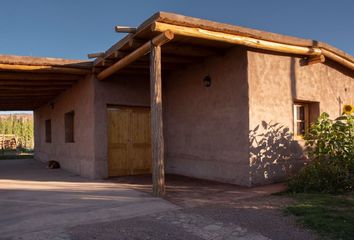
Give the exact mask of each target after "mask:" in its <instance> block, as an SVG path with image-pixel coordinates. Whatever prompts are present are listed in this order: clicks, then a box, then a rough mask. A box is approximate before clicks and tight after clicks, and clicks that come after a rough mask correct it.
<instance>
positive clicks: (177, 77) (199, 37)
mask: <svg viewBox="0 0 354 240" xmlns="http://www.w3.org/2000/svg"><path fill="white" fill-rule="evenodd" d="M116 31H118V32H126V33H128V34H127V35H126V36H125V37H124V38H123V39H122V40H120V41H119V42H117V43H116V44H115V45H113V46H112V47H111V48H109V49H108V50H107V51H105V52H102V53H97V54H90V57H94V58H95V59H94V60H93V61H76V60H64V59H51V58H31V57H20V56H1V57H0V63H1V64H0V70H1V72H0V82H1V83H0V87H1V92H0V98H1V101H0V109H2V110H34V120H35V158H36V159H38V160H40V161H47V160H57V161H59V162H60V164H61V166H62V168H64V169H67V170H69V171H71V172H73V173H77V174H80V175H82V176H86V177H90V178H107V177H112V176H122V175H132V174H141V173H149V172H151V171H152V175H153V183H154V193H155V195H161V194H163V192H164V173H165V172H166V173H175V174H181V175H186V176H191V177H196V178H201V179H210V180H216V181H221V182H227V183H233V184H239V185H244V186H253V185H258V184H266V183H269V182H274V181H279V180H281V179H284V178H285V177H286V176H288V175H289V174H292V173H293V172H295V171H296V170H298V169H299V168H300V167H301V166H302V165H303V164H304V162H305V161H306V156H305V154H304V151H303V140H302V135H303V134H304V133H305V132H306V130H307V129H308V127H309V124H310V122H311V121H314V119H316V118H317V116H318V115H319V114H320V113H321V112H324V111H325V112H328V113H329V114H330V116H331V117H333V118H334V117H337V116H338V115H340V114H341V109H342V106H343V104H353V103H354V99H353V96H354V81H353V77H354V58H353V57H352V56H351V55H349V54H347V53H345V52H342V51H341V50H339V49H336V48H334V47H332V46H330V45H328V44H326V43H322V42H318V41H313V40H308V39H301V38H295V37H290V36H283V35H279V34H275V33H270V32H264V31H259V30H254V29H248V28H243V27H238V26H233V25H228V24H222V23H217V22H212V21H208V20H202V19H197V18H192V17H186V16H181V15H177V14H172V13H164V12H159V13H156V14H155V15H153V16H152V17H151V18H149V19H148V20H146V21H145V22H144V23H142V24H141V25H140V26H139V27H137V28H129V27H120V26H117V27H116Z"/></svg>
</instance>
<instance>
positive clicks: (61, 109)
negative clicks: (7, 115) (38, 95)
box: [34, 76, 95, 178]
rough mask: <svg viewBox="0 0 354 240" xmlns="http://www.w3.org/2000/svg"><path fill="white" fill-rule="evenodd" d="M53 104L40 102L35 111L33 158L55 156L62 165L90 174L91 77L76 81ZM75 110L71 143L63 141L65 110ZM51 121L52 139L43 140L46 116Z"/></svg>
mask: <svg viewBox="0 0 354 240" xmlns="http://www.w3.org/2000/svg"><path fill="white" fill-rule="evenodd" d="M53 103H54V105H53V108H52V107H51V106H49V105H45V106H42V107H40V108H38V109H36V110H35V111H34V128H35V153H34V154H35V158H36V159H38V160H40V161H48V160H56V161H59V162H60V165H61V167H62V168H63V169H66V170H68V171H70V172H73V173H76V174H79V175H81V176H86V177H91V178H93V177H94V175H95V170H94V167H95V166H94V141H93V125H94V112H93V82H92V77H91V76H87V78H85V79H83V80H81V81H79V82H78V83H77V84H75V85H74V86H73V87H72V88H70V89H69V90H67V91H66V92H64V93H63V94H61V95H60V96H59V97H58V98H57V99H55V100H54V101H53ZM73 110H74V111H75V118H74V140H75V142H74V143H66V142H65V128H64V114H65V113H67V112H70V111H73ZM47 119H51V122H52V142H51V143H46V142H45V120H47Z"/></svg>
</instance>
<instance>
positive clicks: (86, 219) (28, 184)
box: [0, 160, 178, 239]
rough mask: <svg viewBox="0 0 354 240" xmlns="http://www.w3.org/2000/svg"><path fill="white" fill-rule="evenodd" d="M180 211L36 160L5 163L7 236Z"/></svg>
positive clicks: (0, 166) (0, 222)
mask: <svg viewBox="0 0 354 240" xmlns="http://www.w3.org/2000/svg"><path fill="white" fill-rule="evenodd" d="M176 209H178V207H177V206H176V205H174V204H172V203H169V202H167V201H165V200H163V199H159V198H154V197H152V196H151V195H150V194H147V193H143V192H139V191H135V190H132V189H129V188H128V187H125V186H124V185H122V184H117V183H112V182H107V181H91V180H88V179H84V178H81V177H79V176H76V175H73V174H70V173H68V172H65V171H63V170H60V169H55V170H54V169H48V168H46V166H45V165H44V164H43V163H40V162H38V161H35V160H1V161H0V237H1V238H9V239H10V238H13V239H20V238H22V237H21V236H33V237H34V238H33V239H35V238H37V239H39V238H38V237H36V236H37V235H38V234H37V233H40V232H43V233H46V232H48V231H49V232H50V231H54V232H58V231H59V232H60V229H64V228H68V227H74V226H77V225H82V224H92V223H97V222H106V221H112V220H122V219H128V218H133V217H138V216H144V215H148V214H154V213H159V212H163V211H167V210H176ZM39 235H41V234H39ZM25 239H31V237H28V238H27V237H26V238H25Z"/></svg>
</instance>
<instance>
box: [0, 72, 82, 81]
mask: <svg viewBox="0 0 354 240" xmlns="http://www.w3.org/2000/svg"><path fill="white" fill-rule="evenodd" d="M82 78H83V76H80V75H68V74H57V73H25V72H1V71H0V80H1V79H3V80H23V81H25V80H29V81H50V80H53V81H64V82H65V81H72V82H77V81H79V80H81V79H82Z"/></svg>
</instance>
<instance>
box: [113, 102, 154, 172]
mask: <svg viewBox="0 0 354 240" xmlns="http://www.w3.org/2000/svg"><path fill="white" fill-rule="evenodd" d="M107 112H108V113H107V121H108V162H109V163H108V168H109V169H108V173H109V176H110V177H116V176H128V175H137V174H146V173H151V124H150V121H151V120H150V108H148V107H108V109H107Z"/></svg>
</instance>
